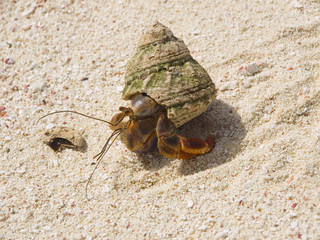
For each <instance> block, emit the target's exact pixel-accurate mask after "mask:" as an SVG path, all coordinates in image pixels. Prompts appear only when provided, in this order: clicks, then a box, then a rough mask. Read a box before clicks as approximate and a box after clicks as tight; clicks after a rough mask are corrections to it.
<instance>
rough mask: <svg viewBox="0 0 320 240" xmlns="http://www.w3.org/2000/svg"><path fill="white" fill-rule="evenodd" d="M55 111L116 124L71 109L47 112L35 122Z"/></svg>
mask: <svg viewBox="0 0 320 240" xmlns="http://www.w3.org/2000/svg"><path fill="white" fill-rule="evenodd" d="M56 113H75V114H78V115H81V116H83V117H87V118H91V119H94V120H98V121H101V122H105V123H108V124H110V125H112V126H115V125H116V124H113V123H111V122H108V121H106V120H103V119H100V118H95V117H91V116H88V115H85V114H83V113H79V112H76V111H72V110H61V111H56V112H52V113H48V114H46V115H44V116H42V117H41V118H39V119H38V121H37V122H39V121H40V120H41V119H43V118H45V117H47V116H50V115H53V114H56Z"/></svg>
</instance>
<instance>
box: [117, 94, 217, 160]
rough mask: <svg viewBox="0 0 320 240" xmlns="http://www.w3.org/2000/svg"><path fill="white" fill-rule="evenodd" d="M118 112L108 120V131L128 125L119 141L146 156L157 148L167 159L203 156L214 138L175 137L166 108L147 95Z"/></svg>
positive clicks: (140, 95)
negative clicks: (109, 121) (109, 126)
mask: <svg viewBox="0 0 320 240" xmlns="http://www.w3.org/2000/svg"><path fill="white" fill-rule="evenodd" d="M119 110H120V112H119V113H117V114H115V115H114V116H113V117H112V119H111V129H113V130H117V129H121V128H123V127H124V125H125V124H127V123H129V124H128V125H127V126H126V128H125V130H124V131H123V132H122V140H123V142H124V143H125V145H126V146H127V148H128V149H129V150H130V151H133V152H136V153H148V152H151V151H153V150H154V149H155V148H156V147H158V149H159V151H160V153H161V154H162V155H164V156H165V157H167V158H180V159H187V158H192V157H195V156H197V155H201V154H204V153H206V152H208V151H210V150H211V149H212V148H213V146H214V137H213V136H209V137H208V138H207V140H206V141H204V140H202V139H200V138H184V137H182V136H179V135H177V134H175V133H174V131H173V127H172V125H171V122H170V120H169V119H168V118H167V111H166V109H165V107H163V106H161V105H159V104H158V103H157V102H156V101H154V100H153V99H151V98H150V97H148V96H147V95H144V94H139V95H137V96H135V97H134V98H133V99H132V100H131V105H130V108H126V107H120V108H119ZM126 117H128V118H129V120H126V119H125V118H126Z"/></svg>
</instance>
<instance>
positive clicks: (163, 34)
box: [111, 22, 216, 159]
mask: <svg viewBox="0 0 320 240" xmlns="http://www.w3.org/2000/svg"><path fill="white" fill-rule="evenodd" d="M125 80H126V82H125V87H124V90H123V93H122V98H123V99H124V100H130V101H131V105H130V107H129V108H125V107H120V111H121V112H120V113H118V114H116V115H115V116H114V117H113V118H112V120H111V123H112V125H113V126H112V129H113V130H116V129H118V128H119V127H123V124H127V126H126V130H125V131H124V134H123V139H124V143H125V145H126V146H127V148H128V149H129V150H131V151H133V152H137V153H145V152H149V151H152V150H153V149H154V148H155V147H156V146H157V147H158V149H159V151H160V153H161V154H162V155H164V156H165V157H167V158H180V159H187V158H192V157H195V156H197V155H201V154H204V153H206V152H208V151H210V150H211V149H212V147H213V145H214V138H213V136H210V137H208V138H207V139H206V140H205V141H204V140H202V139H200V138H184V137H182V136H179V135H176V134H175V133H174V132H173V127H179V126H181V125H183V124H184V123H186V122H188V121H189V120H191V119H193V118H194V117H196V116H198V115H200V114H201V113H203V112H204V111H206V110H207V108H208V106H209V105H210V104H211V102H212V101H213V100H214V99H215V97H216V89H215V85H214V83H213V82H212V80H211V78H210V76H209V75H208V73H207V72H206V71H205V70H204V68H203V67H201V66H200V64H199V63H198V62H197V61H196V60H194V59H193V58H192V56H191V55H190V52H189V50H188V48H187V46H186V45H185V43H184V42H183V41H182V40H181V39H179V38H177V37H175V36H174V35H173V33H172V31H171V30H170V29H169V28H167V27H165V26H164V25H162V24H161V23H159V22H156V23H155V24H153V25H151V27H150V28H149V29H147V30H146V32H145V33H144V34H143V35H142V36H141V38H140V40H139V43H138V47H137V51H136V53H135V54H134V56H133V57H132V59H131V60H130V61H129V62H128V65H127V70H126V75H125ZM126 117H128V118H129V121H123V120H124V118H126Z"/></svg>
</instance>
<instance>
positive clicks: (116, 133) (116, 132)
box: [86, 120, 131, 201]
mask: <svg viewBox="0 0 320 240" xmlns="http://www.w3.org/2000/svg"><path fill="white" fill-rule="evenodd" d="M130 122H131V121H130V120H129V121H128V122H127V123H126V124H125V125H124V126H123V127H122V128H119V129H116V130H114V131H113V133H112V134H111V136H110V137H109V138H108V140H107V142H106V143H105V144H104V146H103V148H102V150H101V151H100V152H99V153H98V154H97V155H96V156H94V157H93V159H95V158H97V157H98V159H97V164H96V165H95V167H94V169H93V171H92V173H91V174H90V177H89V179H88V181H87V184H86V198H87V199H88V200H89V201H90V200H91V198H89V197H88V186H89V183H90V181H91V179H92V176H93V174H94V172H95V171H96V169H97V168H98V166H99V164H100V163H101V160H102V159H103V157H104V155H105V154H106V153H107V152H108V150H109V149H110V147H111V146H112V144H113V143H114V141H115V140H116V139H117V138H118V137H119V135H120V134H121V133H122V132H123V131H124V130H125V129H126V128H127V127H128V125H129V124H130ZM113 137H114V139H113V140H112V141H111V139H112V138H113ZM110 141H111V143H110V144H109V142H110Z"/></svg>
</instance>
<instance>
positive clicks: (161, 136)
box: [156, 116, 215, 159]
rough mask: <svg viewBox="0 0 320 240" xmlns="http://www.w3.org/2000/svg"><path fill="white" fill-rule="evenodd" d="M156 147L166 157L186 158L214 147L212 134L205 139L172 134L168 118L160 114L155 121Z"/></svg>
mask: <svg viewBox="0 0 320 240" xmlns="http://www.w3.org/2000/svg"><path fill="white" fill-rule="evenodd" d="M156 131H157V136H158V149H159V151H160V153H161V154H162V155H164V156H165V157H167V158H179V159H188V158H193V157H195V156H197V155H202V154H205V153H207V152H209V151H210V150H211V149H212V148H213V147H214V144H215V142H214V136H212V135H211V136H209V137H208V138H207V139H206V140H205V141H204V140H202V139H201V138H185V137H182V136H179V135H177V134H174V133H173V132H172V129H171V128H170V123H169V120H168V119H167V118H166V117H164V116H160V118H159V120H158V123H157V129H156Z"/></svg>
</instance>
